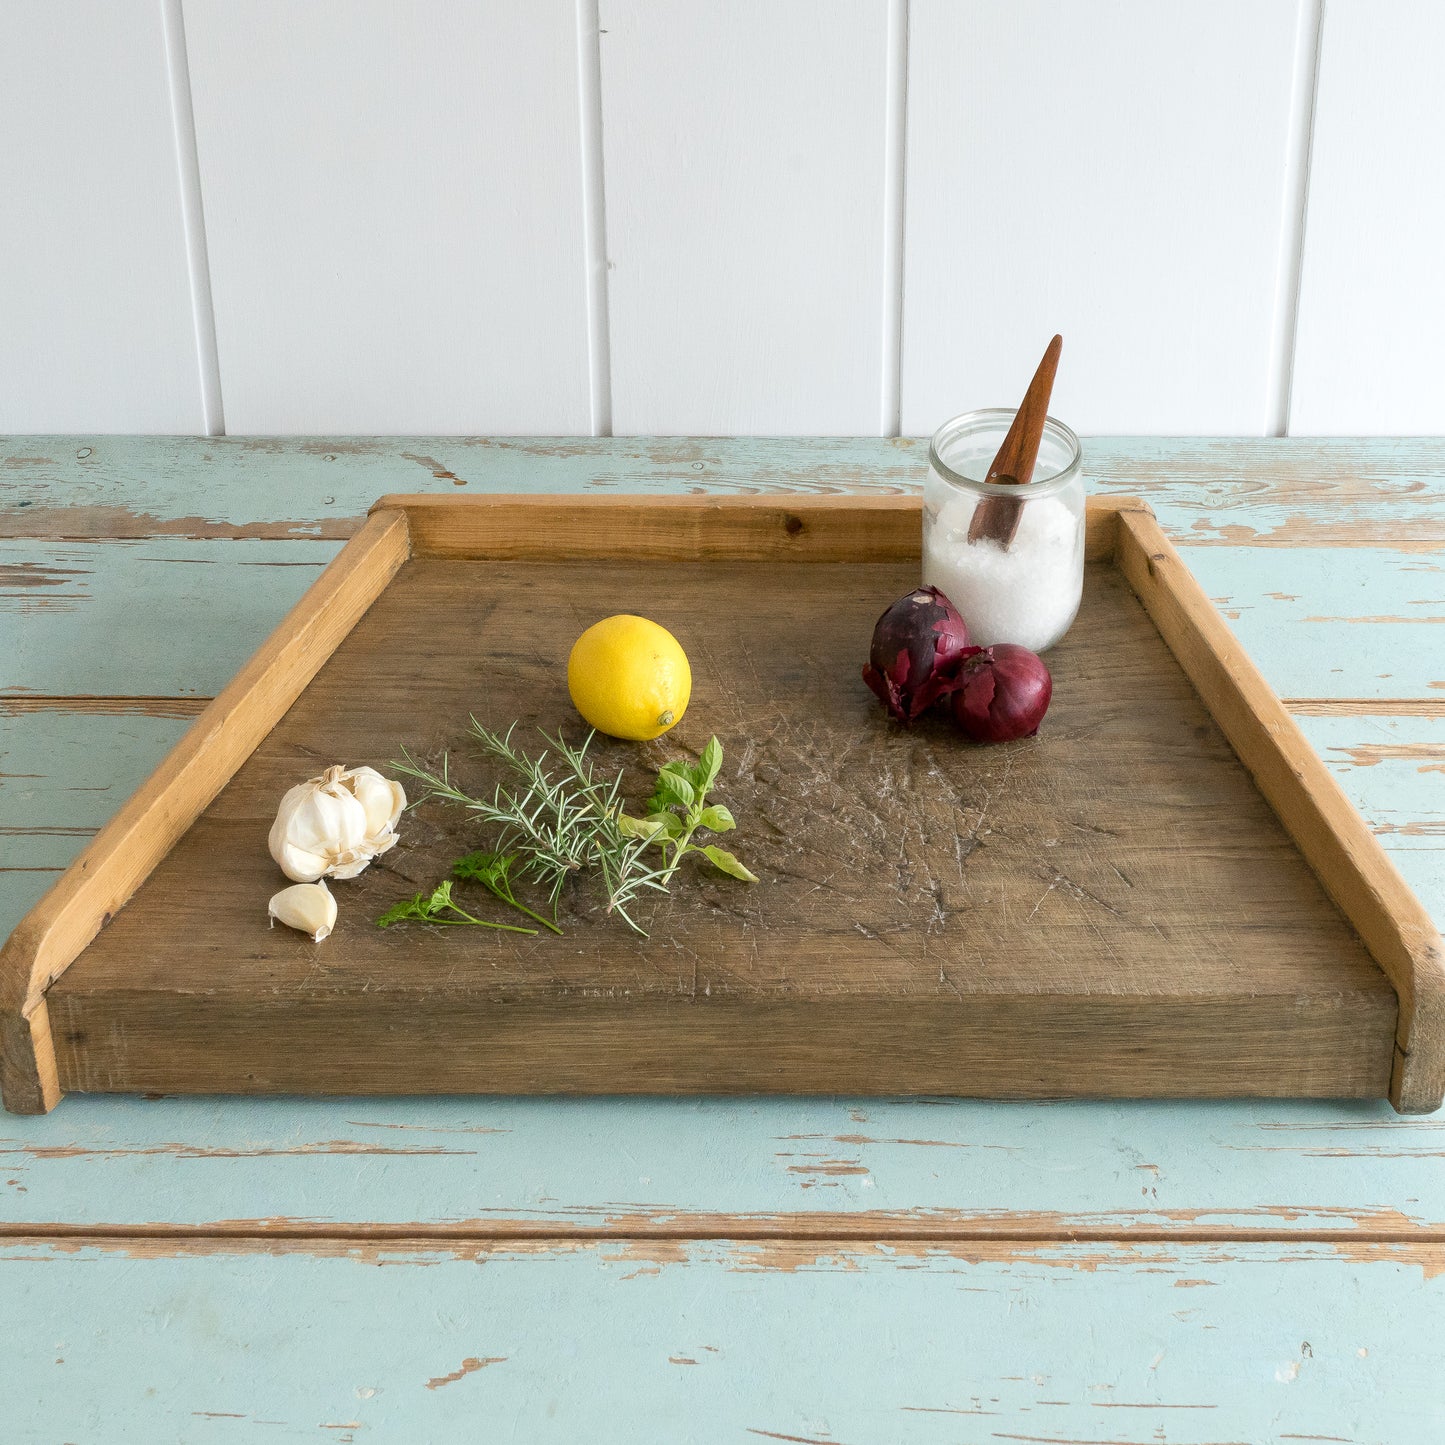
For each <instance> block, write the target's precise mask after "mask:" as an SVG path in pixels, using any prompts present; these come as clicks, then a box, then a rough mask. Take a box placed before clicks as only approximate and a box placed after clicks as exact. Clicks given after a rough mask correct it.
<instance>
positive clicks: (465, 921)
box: [376, 879, 550, 938]
mask: <svg viewBox="0 0 1445 1445" xmlns="http://www.w3.org/2000/svg"><path fill="white" fill-rule="evenodd" d="M524 911H525V910H524ZM446 913H455V914H457V915H458V917H456V918H445V917H443V916H442V915H443V914H446ZM542 921H544V922H545V920H542ZM408 922H416V923H439V924H442V925H443V926H445V927H448V928H466V927H469V926H470V927H475V928H499V929H501V930H502V932H503V933H525V934H527V935H528V936H529V937H532V938H535V937H536V936H537V930H536V929H535V928H522V927H520V926H519V925H518V924H515V923H489V922H488V921H487V920H486V919H485V918H473V917H472V915H471V914H470V913H468V912H466V911H465V910H464V909H462V908H459V907H458V906H457V905H456V904H455V903H454V902H453V901H452V885H451V881H450V879H448V880H447V881H446V882H444V883H438V884H437V886H436V887H435V888H434V889H432V891H431V894H430V896H428V895H427V894H425V893H418V894H417V895H416V897H415V898H407V899H404V900H403V901H402V902H400V903H393V904H392V906H391V907H390V908H388V909H387V910H386V912H385V913H383V914H382V915H381V917H380V918H378V919H377V920H376V926H377V927H378V928H390V927H391V926H392V925H393V924H394V923H408ZM549 927H550V925H549Z"/></svg>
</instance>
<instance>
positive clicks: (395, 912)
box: [376, 893, 427, 928]
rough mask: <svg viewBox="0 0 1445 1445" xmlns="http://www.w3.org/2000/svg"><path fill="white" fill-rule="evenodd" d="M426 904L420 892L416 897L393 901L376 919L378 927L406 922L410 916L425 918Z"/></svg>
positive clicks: (387, 926)
mask: <svg viewBox="0 0 1445 1445" xmlns="http://www.w3.org/2000/svg"><path fill="white" fill-rule="evenodd" d="M426 916H427V914H426V905H425V903H424V901H423V899H422V895H421V894H420V893H418V894H417V895H416V897H415V898H404V899H403V900H402V901H401V902H400V903H393V904H392V905H391V907H390V908H388V909H387V910H386V912H385V913H383V914H382V915H381V917H380V918H378V919H377V920H376V926H377V927H378V928H390V927H391V925H392V924H393V923H404V922H405V921H406V920H407V919H408V918H419V919H423V920H424V919H425V918H426Z"/></svg>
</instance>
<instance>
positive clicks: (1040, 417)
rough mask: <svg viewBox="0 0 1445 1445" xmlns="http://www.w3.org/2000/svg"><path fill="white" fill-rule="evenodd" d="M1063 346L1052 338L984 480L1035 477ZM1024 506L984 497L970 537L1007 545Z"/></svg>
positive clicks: (1013, 481) (1021, 482)
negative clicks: (1035, 468)
mask: <svg viewBox="0 0 1445 1445" xmlns="http://www.w3.org/2000/svg"><path fill="white" fill-rule="evenodd" d="M1063 349H1064V338H1063V337H1062V336H1055V337H1054V339H1053V340H1052V341H1051V342H1049V345H1048V349H1047V350H1046V351H1045V352H1044V356H1043V360H1042V361H1040V362H1039V365H1038V370H1037V371H1035V372H1034V379H1033V380H1032V381H1031V382H1029V389H1028V391H1026V392H1025V393H1024V399H1023V401H1022V402H1021V403H1020V404H1019V409H1018V411H1017V412H1016V413H1015V414H1014V419H1013V425H1012V426H1010V427H1009V429H1008V435H1007V436H1006V437H1005V438H1004V439H1003V445H1002V446H1001V447H999V449H998V454H997V455H996V456H995V457H994V459H993V465H992V466H990V467H989V469H988V473H987V475H986V476H985V477H984V481H986V482H995V483H1003V484H1004V485H1013V486H1026V485H1027V484H1028V482H1029V480H1030V479H1031V478H1032V477H1033V474H1034V465H1035V463H1037V461H1038V459H1039V445H1040V443H1041V442H1042V441H1043V438H1044V422H1045V421H1047V420H1048V415H1049V398H1050V396H1052V395H1053V390H1054V375H1055V373H1056V372H1057V371H1058V369H1059V354H1060V352H1062V351H1063ZM1023 509H1024V508H1023V502H1022V501H1014V499H1013V498H1012V497H988V498H985V499H984V500H983V501H982V502H980V503H979V504H978V506H977V507H976V508H975V509H974V513H973V520H972V522H970V523H969V528H968V540H969V541H970V542H977V541H979V540H980V539H982V538H985V537H986V538H988V539H990V540H991V541H994V542H997V543H998V544H999V545H1000V546H1001V547H1007V546H1008V545H1009V543H1010V542H1012V541H1013V539H1014V533H1015V532H1017V531H1018V527H1019V519H1020V517H1022V515H1023Z"/></svg>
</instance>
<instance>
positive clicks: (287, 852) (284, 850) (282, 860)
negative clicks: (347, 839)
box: [271, 842, 331, 883]
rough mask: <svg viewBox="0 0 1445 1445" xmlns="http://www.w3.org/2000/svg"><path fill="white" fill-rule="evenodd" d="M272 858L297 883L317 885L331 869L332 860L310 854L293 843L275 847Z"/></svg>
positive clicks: (317, 854) (284, 843) (316, 854)
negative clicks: (318, 880)
mask: <svg viewBox="0 0 1445 1445" xmlns="http://www.w3.org/2000/svg"><path fill="white" fill-rule="evenodd" d="M271 856H272V857H273V858H274V859H275V860H276V862H277V863H279V864H280V865H281V871H282V872H283V873H284V874H285V875H286V876H287V877H288V878H294V879H295V880H296V882H297V883H315V882H316V880H317V879H318V878H321V877H322V876H324V874H325V873H326V870H327V869H328V868H330V867H331V859H330V858H325V857H323V856H322V855H321V854H319V853H308V852H307V851H306V849H304V848H298V847H296V846H295V844H293V843H286V842H283V843H282V844H281V845H280V847H279V848H277V847H275V846H273V847H272V849H271Z"/></svg>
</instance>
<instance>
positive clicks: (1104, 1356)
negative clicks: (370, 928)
mask: <svg viewBox="0 0 1445 1445" xmlns="http://www.w3.org/2000/svg"><path fill="white" fill-rule="evenodd" d="M923 456H924V452H923V449H922V447H921V446H920V444H919V443H917V442H914V441H909V440H903V441H840V440H789V441H711V440H675V439H667V440H660V439H651V440H615V441H612V440H608V441H592V440H577V439H565V440H545V439H525V440H490V441H489V440H458V439H436V438H428V439H414V440H402V439H388V440H385V441H356V440H347V441H342V440H313V439H304V440H303V439H295V440H272V439H267V440H255V439H224V440H217V439H210V440H205V439H199V440H197V439H144V440H142V439H124V438H78V437H30V438H12V439H10V440H8V441H0V478H3V480H4V484H5V485H4V488H3V492H0V670H3V675H0V800H3V810H0V935H3V934H4V933H5V932H7V931H8V930H9V928H10V927H11V926H12V925H13V924H14V923H15V922H16V920H17V919H18V918H19V917H20V915H21V914H22V912H23V911H24V910H25V908H26V907H28V906H29V904H30V903H31V902H32V901H33V900H34V899H35V898H37V897H38V896H39V895H40V893H41V892H42V891H43V890H44V888H45V887H46V885H47V884H48V883H49V882H50V881H51V879H52V878H54V877H55V875H56V873H57V872H58V870H59V869H61V868H62V867H63V866H64V865H65V864H66V862H67V861H68V860H69V859H70V858H71V856H72V855H73V854H74V853H75V852H76V850H77V849H78V848H79V847H80V846H81V845H82V843H83V842H84V840H85V839H86V838H87V837H89V835H90V834H91V833H92V832H93V831H94V830H95V829H96V828H97V827H98V826H99V825H100V824H101V823H103V822H104V821H105V819H106V818H107V817H108V816H109V815H110V814H111V812H112V811H113V810H114V809H115V808H116V807H117V806H118V805H119V803H120V802H121V801H122V800H123V799H124V798H125V797H126V796H127V794H128V793H129V792H130V790H131V789H132V788H133V787H134V786H135V785H136V784H137V783H138V782H139V781H140V780H141V778H142V777H143V776H144V775H145V774H146V772H147V771H148V770H149V769H150V768H151V767H152V766H154V764H155V763H156V762H157V761H158V759H159V758H160V757H161V756H162V754H163V753H164V752H165V750H166V749H167V748H168V747H169V745H170V744H171V743H172V742H174V741H175V739H176V738H177V737H178V736H179V735H180V733H181V732H182V731H183V730H184V728H185V727H186V726H187V723H188V720H189V719H190V718H191V717H192V716H194V714H195V713H196V712H198V711H199V709H200V707H201V706H202V705H203V703H204V702H205V700H206V699H207V698H208V697H209V696H210V695H211V694H213V693H214V692H215V691H216V689H217V688H219V687H220V686H221V684H222V683H223V682H225V681H226V680H227V679H228V678H229V677H230V675H231V674H232V673H233V672H234V671H235V669H236V668H237V667H238V666H239V664H240V663H241V662H242V661H243V660H244V659H245V658H246V657H247V656H248V655H249V653H250V652H251V651H252V650H253V649H254V648H255V646H256V645H257V643H258V642H259V641H260V640H261V639H262V638H263V637H264V636H265V634H266V632H267V631H268V630H269V629H270V628H271V627H272V626H273V625H274V624H275V622H276V621H277V620H279V618H280V617H281V615H282V614H283V613H284V611H285V610H286V608H287V607H288V606H289V605H290V604H291V603H292V602H293V601H294V600H295V599H296V598H297V597H298V596H299V595H300V594H301V593H302V591H304V589H305V588H306V586H307V585H308V584H309V583H310V582H311V581H312V580H313V578H314V577H315V576H316V574H317V572H318V571H319V569H320V568H321V567H322V566H323V565H324V564H325V563H326V561H327V560H328V559H329V558H330V557H331V556H332V555H334V553H335V552H336V550H337V548H338V546H339V545H340V540H341V539H342V538H344V537H346V536H347V535H349V534H350V533H351V531H353V530H354V529H355V527H356V526H357V525H358V519H359V517H360V516H361V514H362V513H363V512H364V510H365V508H366V506H367V505H368V504H369V503H370V502H371V501H372V500H373V499H374V498H375V497H376V496H378V495H380V494H381V493H383V492H388V491H418V490H425V489H439V490H451V489H452V488H457V487H468V488H471V489H473V490H493V491H521V492H554V491H560V492H569V491H570V492H578V493H581V492H589V491H609V490H610V491H617V492H627V491H642V492H675V491H747V492H754V491H788V490H793V491H812V492H816V491H898V490H903V489H910V488H914V487H916V486H917V485H918V483H919V479H920V473H921V469H922V466H923ZM1086 456H1087V461H1088V465H1089V471H1090V475H1091V477H1092V485H1093V486H1094V488H1095V489H1096V490H1099V491H1108V492H1132V493H1138V494H1141V495H1143V496H1145V497H1146V498H1147V499H1148V500H1149V501H1150V502H1151V503H1152V504H1153V506H1154V507H1155V509H1156V510H1157V511H1158V512H1159V514H1160V516H1161V518H1162V520H1163V521H1164V523H1165V525H1166V526H1167V527H1168V528H1169V529H1170V531H1171V532H1172V533H1173V535H1174V537H1175V539H1176V540H1177V541H1178V542H1179V544H1180V545H1181V546H1182V547H1185V548H1187V549H1188V550H1187V552H1186V557H1187V560H1188V562H1189V564H1190V566H1191V567H1192V568H1193V569H1194V570H1195V572H1196V574H1197V575H1198V576H1199V577H1200V578H1201V579H1202V580H1203V582H1204V584H1205V586H1206V588H1207V589H1208V590H1209V592H1210V594H1211V595H1212V596H1213V597H1214V598H1215V599H1216V600H1217V602H1218V604H1219V606H1220V607H1221V609H1222V610H1223V612H1224V615H1225V616H1226V617H1227V618H1229V619H1230V622H1231V624H1232V625H1233V626H1234V627H1235V628H1236V629H1237V631H1238V633H1239V635H1240V636H1241V638H1242V639H1243V640H1244V642H1245V643H1246V645H1247V646H1248V648H1249V649H1250V651H1251V652H1252V653H1253V655H1254V656H1255V658H1256V659H1257V660H1258V661H1259V662H1260V664H1261V665H1262V667H1263V669H1264V671H1265V673H1266V675H1267V676H1268V677H1269V679H1270V681H1271V682H1272V683H1273V685H1274V686H1275V688H1276V690H1277V691H1278V692H1280V694H1281V695H1282V696H1284V697H1285V698H1286V699H1287V700H1288V702H1289V705H1290V706H1291V708H1292V709H1293V710H1294V712H1295V713H1296V714H1297V715H1298V716H1299V718H1300V720H1301V723H1302V725H1303V727H1304V728H1305V730H1306V732H1307V733H1308V734H1309V736H1310V737H1311V738H1312V740H1313V741H1314V743H1315V744H1316V746H1317V747H1318V748H1319V749H1320V751H1321V753H1322V754H1323V756H1324V757H1325V758H1326V760H1327V761H1328V762H1329V764H1330V765H1331V767H1332V768H1334V769H1335V771H1336V772H1337V774H1338V776H1339V777H1340V779H1341V781H1342V783H1343V784H1344V786H1345V787H1346V788H1347V789H1348V790H1349V791H1350V792H1351V793H1352V795H1353V796H1354V798H1355V799H1356V801H1357V803H1358V805H1359V806H1360V808H1361V809H1362V811H1363V812H1364V813H1365V815H1366V817H1367V818H1368V819H1369V820H1370V822H1371V823H1372V825H1373V826H1374V828H1375V829H1376V831H1377V832H1378V833H1379V834H1380V836H1381V838H1382V839H1383V841H1384V843H1385V845H1386V846H1387V847H1388V848H1389V849H1390V850H1391V851H1392V853H1393V854H1394V856H1395V858H1396V860H1397V861H1398V863H1399V864H1400V866H1401V868H1402V870H1403V871H1404V873H1405V875H1406V876H1407V878H1408V879H1409V880H1410V882H1411V883H1412V884H1413V885H1414V887H1415V888H1416V889H1417V891H1418V892H1419V893H1420V894H1421V896H1422V897H1423V898H1424V900H1425V901H1426V903H1427V905H1429V906H1430V907H1431V908H1432V909H1433V911H1434V912H1435V915H1436V917H1437V918H1442V917H1445V851H1442V850H1445V629H1442V627H1441V624H1442V623H1445V569H1442V564H1441V561H1440V558H1441V555H1442V552H1445V443H1442V442H1439V441H1435V442H1431V441H1398V442H1371V443H1361V442H1349V441H1341V442H1309V441H1267V442H1258V441H1255V442H1238V441H1173V440H1170V441H1165V440H1158V439H1142V440H1141V439H1136V440H1117V439H1114V440H1111V439H1096V440H1093V441H1091V442H1089V443H1087V444H1086ZM1442 1131H1445V1115H1436V1116H1434V1117H1430V1118H1423V1119H1413V1120H1403V1119H1399V1118H1397V1117H1395V1116H1394V1115H1393V1114H1392V1113H1391V1112H1390V1110H1389V1108H1388V1106H1387V1105H1385V1104H1383V1103H1380V1104H1368V1103H1367V1104H1360V1103H1350V1104H1343V1103H1341V1104H1328V1103H1326V1104H1319V1103H1279V1102H1252V1103H1245V1102H1242V1103H1226V1104H1207V1105H1206V1104H1198V1105H1195V1104H1155V1103H1150V1104H1120V1103H1098V1104H1085V1103H1055V1104H998V1103H980V1102H969V1101H954V1100H891V1099H738V1100H698V1099H689V1100H678V1101H674V1100H662V1099H656V1100H628V1101H621V1100H613V1099H596V1100H529V1099H480V1100H470V1099H445V1100H438V1099H404V1100H380V1101H379V1100H374V1099H363V1100H341V1101H322V1100H293V1099H278V1100H225V1099H219V1100H217V1099H208V1100H181V1099H158V1100H140V1099H120V1098H93V1099H88V1098H85V1097H82V1096H77V1095H71V1096H69V1097H67V1098H66V1099H65V1100H64V1102H63V1103H62V1104H61V1106H60V1107H59V1108H58V1109H57V1110H56V1111H55V1112H54V1113H53V1114H51V1115H49V1116H47V1117H44V1118H15V1117H10V1116H0V1235H3V1238H0V1387H3V1397H0V1398H3V1404H0V1421H3V1424H0V1440H3V1441H4V1442H5V1445H9V1442H12V1441H13V1442H17V1445H18V1442H30V1441H36V1442H47V1445H49V1442H66V1441H69V1442H76V1445H81V1442H84V1445H108V1442H111V1441H121V1440H125V1441H132V1440H133V1441H141V1442H146V1445H163V1442H171V1441H175V1442H186V1445H190V1442H210V1441H218V1442H219V1441H227V1442H229V1441H251V1440H257V1441H282V1440H317V1441H326V1440H330V1441H333V1442H336V1445H343V1442H347V1441H359V1442H365V1441H387V1442H390V1441H396V1442H405V1445H417V1442H430V1441H450V1440H463V1439H465V1440H468V1441H470V1440H486V1441H491V1440H497V1441H518V1442H524V1445H525V1442H541V1441H547V1442H550V1441H568V1442H572V1441H578V1440H589V1441H596V1442H644V1441H666V1442H682V1441H698V1442H709V1445H711V1442H717V1441H738V1442H745V1441H755V1442H756V1441H759V1440H762V1441H770V1440H782V1441H801V1442H817V1445H824V1442H826V1445H896V1442H930V1445H933V1442H937V1445H942V1442H955V1445H973V1442H994V1441H1024V1442H1044V1445H1104V1442H1107V1445H1146V1442H1148V1445H1169V1442H1172V1445H1215V1442H1231V1441H1243V1442H1248V1445H1265V1442H1274V1441H1338V1442H1360V1445H1363V1442H1389V1445H1413V1442H1421V1445H1425V1442H1430V1445H1434V1442H1438V1441H1440V1440H1442V1439H1445V1132H1442Z"/></svg>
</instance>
